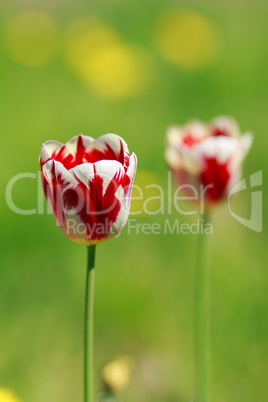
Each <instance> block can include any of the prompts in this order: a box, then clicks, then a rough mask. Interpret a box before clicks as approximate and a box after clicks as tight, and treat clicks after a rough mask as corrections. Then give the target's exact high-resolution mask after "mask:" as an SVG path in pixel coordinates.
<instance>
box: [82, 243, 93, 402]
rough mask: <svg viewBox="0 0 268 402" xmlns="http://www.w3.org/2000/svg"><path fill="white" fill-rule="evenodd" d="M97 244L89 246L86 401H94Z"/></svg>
mask: <svg viewBox="0 0 268 402" xmlns="http://www.w3.org/2000/svg"><path fill="white" fill-rule="evenodd" d="M95 252H96V246H95V245H93V246H88V247H87V276H86V298H85V327H84V328H85V333H84V401H85V402H93V398H94V393H93V380H94V378H93V304H94V273H95V270H94V267H95Z"/></svg>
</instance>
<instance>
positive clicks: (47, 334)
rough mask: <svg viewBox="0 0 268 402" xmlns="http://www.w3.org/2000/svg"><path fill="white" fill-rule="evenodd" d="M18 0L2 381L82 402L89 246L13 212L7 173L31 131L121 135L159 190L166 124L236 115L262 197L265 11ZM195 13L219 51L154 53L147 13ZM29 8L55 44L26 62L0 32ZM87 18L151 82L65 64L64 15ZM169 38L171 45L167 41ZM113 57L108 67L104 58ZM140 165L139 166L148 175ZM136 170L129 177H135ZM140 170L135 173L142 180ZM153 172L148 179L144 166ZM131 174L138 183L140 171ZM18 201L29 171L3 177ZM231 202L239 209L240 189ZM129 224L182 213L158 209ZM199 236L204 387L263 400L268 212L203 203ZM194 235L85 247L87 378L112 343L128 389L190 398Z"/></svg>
mask: <svg viewBox="0 0 268 402" xmlns="http://www.w3.org/2000/svg"><path fill="white" fill-rule="evenodd" d="M88 3H90V5H89V4H87V5H86V4H84V3H83V2H82V1H79V0H78V1H73V2H72V1H70V0H69V1H60V0H58V1H54V2H52V1H51V2H45V1H42V2H41V1H25V2H23V1H21V2H19V1H15V0H12V1H11V0H10V1H8V2H1V4H0V23H1V31H0V32H1V39H0V91H1V92H0V93H1V109H0V115H1V118H0V127H1V160H0V163H1V184H0V186H1V194H2V197H1V212H0V214H1V215H0V216H1V239H0V247H1V264H0V265H1V268H0V388H1V387H3V388H8V389H10V390H13V391H15V392H16V393H17V394H18V395H19V397H20V399H21V401H25V402H47V401H51V402H52V401H55V402H56V401H57V402H58V401H65V402H74V401H81V400H82V389H83V388H82V378H83V377H82V367H83V366H82V359H83V354H82V353H83V348H82V340H83V338H82V331H83V304H84V286H85V266H86V248H85V247H84V246H81V245H78V244H75V243H72V242H71V241H69V240H68V239H67V238H65V237H64V236H63V235H62V233H61V231H60V230H59V229H58V228H57V227H56V224H55V221H54V218H53V217H52V216H51V215H47V214H34V215H29V216H22V215H19V214H16V213H14V212H13V211H11V210H10V208H9V207H8V205H7V203H6V200H5V188H6V185H7V183H8V181H9V180H10V179H11V178H12V176H14V175H16V174H18V173H21V172H32V173H37V172H38V171H39V164H38V157H39V151H40V147H41V144H42V142H44V141H46V140H49V139H54V140H58V141H61V142H66V141H67V140H68V139H69V138H71V137H72V136H74V135H77V134H78V133H79V132H82V133H83V134H85V135H90V136H93V137H96V138H97V137H98V136H100V135H102V134H105V133H107V132H114V133H116V134H118V135H120V136H122V137H123V138H124V139H125V140H126V141H127V143H128V145H129V148H130V151H131V152H132V151H133V152H135V153H136V155H137V157H138V170H139V171H140V172H141V176H140V177H142V172H146V174H147V176H149V177H153V178H157V180H158V182H160V183H161V184H163V187H164V189H166V188H167V172H166V167H165V162H164V158H163V149H164V137H165V131H166V127H167V126H169V125H170V124H172V123H184V122H185V121H187V120H188V119H190V118H192V117H197V118H200V119H202V120H205V121H207V120H210V119H211V118H213V117H215V116H217V115H222V114H224V115H233V116H235V117H236V119H237V120H238V122H239V124H240V125H241V127H242V130H243V131H246V130H250V131H252V132H253V133H254V143H253V146H252V149H251V150H250V153H249V155H248V157H247V159H246V162H245V166H244V177H245V178H247V180H248V178H249V175H250V174H252V173H255V172H257V171H259V170H263V174H264V185H263V206H264V211H265V209H266V206H267V188H265V170H266V168H267V156H266V152H267V145H268V142H267V122H268V121H267V106H268V101H267V62H268V47H267V35H268V27H267V12H268V5H267V3H266V2H265V1H260V0H259V1H258V0H257V1H255V2H252V1H249V0H244V1H242V0H241V1H240V0H237V1H235V2H233V1H230V0H224V1H223V0H219V1H212V0H211V1H209V0H204V1H203V2H202V3H201V2H198V1H193V0H190V1H187V2H186V1H185V2H179V1H171V0H163V1H160V0H158V1H157V0H154V1H152V0H146V1H137V0H128V1H123V0H106V1H104V0H99V1H96V0H94V1H90V2H88ZM179 7H183V8H187V9H188V10H192V11H195V12H197V13H200V14H201V15H203V16H204V17H205V18H206V19H207V20H209V21H211V23H212V24H213V25H214V26H215V27H216V29H217V31H218V33H219V37H220V43H221V45H220V50H219V54H218V56H217V57H216V58H215V60H213V61H212V62H211V63H208V64H207V65H205V66H203V67H202V68H194V69H185V68H182V67H180V66H179V65H176V64H173V63H172V62H170V61H168V60H167V59H165V58H164V57H163V55H162V54H161V52H159V49H158V48H157V46H155V42H154V34H153V32H154V29H155V28H154V27H155V21H156V20H157V18H159V16H160V15H161V13H163V12H164V11H165V10H166V9H170V8H171V9H173V8H174V9H177V8H179ZM28 9H38V10H41V11H42V12H46V13H49V14H50V15H51V16H53V17H54V18H55V20H56V21H57V23H58V27H59V28H58V29H59V37H60V38H59V43H58V44H57V48H56V51H55V54H54V56H53V58H51V60H49V62H47V63H44V64H42V65H40V66H36V67H30V66H27V65H23V64H21V63H19V62H17V61H16V60H14V57H12V54H11V53H10V51H9V48H8V44H7V40H6V30H7V27H8V24H9V21H10V19H11V18H12V17H13V16H14V15H15V14H17V13H19V12H21V11H23V10H28ZM83 16H95V17H97V18H98V19H99V20H101V21H102V23H103V24H104V25H107V26H109V27H110V28H111V29H113V30H114V31H116V32H117V33H118V34H119V35H120V36H121V38H122V40H123V41H124V43H125V44H126V45H128V44H129V45H135V46H136V45H138V46H141V47H142V48H143V49H145V50H146V51H147V53H148V54H149V55H150V59H151V60H152V62H153V66H154V77H153V79H152V82H151V83H150V85H148V88H147V89H146V90H144V91H143V92H141V93H139V94H138V95H137V96H134V97H123V98H113V97H105V96H102V95H101V94H99V93H97V92H96V91H94V90H92V89H91V88H90V87H89V86H88V85H86V84H85V83H84V81H83V80H81V79H80V77H79V76H78V74H76V73H75V72H74V71H73V70H72V69H71V68H70V67H69V66H68V64H67V63H66V58H65V51H66V46H67V45H66V32H67V30H68V26H69V25H70V24H71V23H72V22H73V21H74V20H75V19H76V18H80V17H83ZM178 51H179V49H178ZM107 68H109V66H107ZM150 175H151V176H150ZM138 177H139V176H138ZM138 177H137V180H138ZM152 180H153V179H152ZM137 184H138V183H137ZM13 199H14V202H15V203H16V204H17V205H18V206H20V207H21V208H26V209H31V208H35V207H36V203H37V181H36V180H31V179H25V180H21V181H19V182H18V183H17V184H16V185H15V186H14V191H13ZM234 208H235V210H236V212H237V213H239V214H241V215H242V216H248V217H249V215H250V193H249V192H244V193H243V194H242V193H241V194H240V196H239V197H237V199H236V200H235V203H234ZM135 218H137V220H138V222H141V223H145V222H149V223H154V222H159V223H160V224H163V223H164V222H165V219H166V218H168V219H170V221H171V222H173V221H174V220H175V219H177V218H179V219H180V222H190V223H191V222H192V221H194V219H195V218H190V217H187V216H182V215H178V214H177V213H176V212H175V211H173V212H172V214H171V215H168V214H167V210H165V213H164V214H158V215H155V216H146V215H144V214H143V215H142V216H137V217H135ZM212 221H213V224H214V234H213V236H210V237H209V243H210V244H209V247H210V269H211V293H212V294H211V299H212V390H211V392H212V399H211V400H212V401H215V402H237V401H243V402H255V401H258V402H265V401H266V400H267V392H268V389H267V365H268V347H267V336H268V318H267V317H268V315H267V285H268V275H267V252H266V248H267V245H266V244H267V236H268V232H267V226H266V225H265V221H266V215H265V214H264V215H263V222H264V228H263V232H262V233H256V232H254V231H252V230H250V229H248V228H246V227H243V226H242V225H240V224H239V223H238V222H237V221H235V219H233V217H232V216H231V215H230V213H229V212H228V209H227V205H226V204H225V203H223V204H221V205H219V206H217V207H215V208H214V209H213V211H212ZM196 243H197V236H196V235H183V234H180V235H174V234H173V235H172V234H170V233H168V234H166V235H145V234H142V233H139V234H136V233H135V231H132V232H131V233H130V234H129V233H128V230H127V228H125V230H124V231H123V232H122V234H121V235H120V237H119V238H118V239H113V240H111V241H109V242H107V243H104V244H101V245H100V246H98V247H97V259H96V261H97V269H96V288H95V289H96V292H95V368H96V375H95V380H96V387H97V389H100V388H101V381H100V372H101V369H102V367H103V366H104V364H105V363H106V362H107V361H109V360H111V359H113V358H114V357H115V356H117V355H130V356H132V357H133V359H134V361H135V368H134V371H133V376H132V380H131V384H130V386H129V388H128V389H127V390H125V391H124V392H123V394H122V400H124V401H128V402H137V401H146V402H149V401H154V402H163V401H165V402H167V401H169V402H172V401H174V402H175V401H176V402H180V401H182V402H183V401H190V400H192V398H193V388H194V385H193V384H194V353H193V330H194V302H193V301H194V268H195V250H196Z"/></svg>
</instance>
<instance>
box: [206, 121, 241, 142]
mask: <svg viewBox="0 0 268 402" xmlns="http://www.w3.org/2000/svg"><path fill="white" fill-rule="evenodd" d="M208 126H209V130H210V132H211V136H213V137H219V136H227V137H234V138H239V137H240V136H241V131H240V128H239V126H238V124H237V121H236V120H235V119H234V118H233V117H228V116H220V117H217V118H216V119H214V120H212V121H211V122H210V123H209V125H208Z"/></svg>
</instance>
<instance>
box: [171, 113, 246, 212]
mask: <svg viewBox="0 0 268 402" xmlns="http://www.w3.org/2000/svg"><path fill="white" fill-rule="evenodd" d="M251 142H252V136H251V134H250V133H247V134H244V135H243V136H241V132H240V129H239V127H238V125H237V123H236V121H235V120H234V119H232V118H228V117H218V118H216V119H215V120H213V121H212V122H210V123H209V124H204V123H202V122H200V121H190V122H189V123H187V124H186V125H185V126H182V127H177V126H173V127H171V128H170V129H169V130H168V132H167V147H166V152H165V158H166V162H167V165H168V167H169V168H170V169H171V171H172V172H173V174H174V177H175V179H176V181H177V183H178V185H179V186H181V190H182V191H183V192H184V193H185V194H186V195H187V196H189V198H190V197H192V198H193V191H194V193H195V194H198V197H197V198H198V200H200V201H202V202H204V204H205V206H206V207H209V206H211V205H214V204H215V203H217V202H219V201H221V200H223V199H225V198H226V196H227V195H228V191H229V190H230V189H231V188H232V186H233V185H234V184H235V183H237V182H238V181H239V179H240V176H241V165H242V162H243V159H244V158H245V156H246V154H247V152H248V150H249V148H250V145H251Z"/></svg>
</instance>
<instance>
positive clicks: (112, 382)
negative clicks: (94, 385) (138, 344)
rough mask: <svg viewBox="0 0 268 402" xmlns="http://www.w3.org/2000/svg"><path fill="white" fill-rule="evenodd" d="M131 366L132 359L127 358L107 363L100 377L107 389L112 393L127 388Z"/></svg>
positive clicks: (123, 357) (119, 358)
mask: <svg viewBox="0 0 268 402" xmlns="http://www.w3.org/2000/svg"><path fill="white" fill-rule="evenodd" d="M133 365H134V364H133V359H132V358H131V357H129V356H122V357H118V358H117V359H114V360H112V361H111V362H110V363H108V364H107V365H106V366H105V367H104V369H103V371H102V377H103V380H104V383H105V385H106V386H107V388H108V389H109V390H110V391H112V392H118V391H122V390H123V389H125V388H127V386H128V385H129V382H130V376H131V371H132V369H133Z"/></svg>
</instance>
